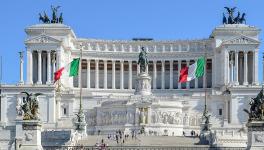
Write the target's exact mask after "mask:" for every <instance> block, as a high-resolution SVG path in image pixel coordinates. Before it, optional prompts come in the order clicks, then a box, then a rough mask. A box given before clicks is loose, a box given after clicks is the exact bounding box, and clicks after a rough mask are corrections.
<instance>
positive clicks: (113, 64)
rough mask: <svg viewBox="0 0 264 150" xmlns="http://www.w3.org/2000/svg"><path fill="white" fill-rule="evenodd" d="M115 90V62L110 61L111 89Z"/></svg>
mask: <svg viewBox="0 0 264 150" xmlns="http://www.w3.org/2000/svg"><path fill="white" fill-rule="evenodd" d="M115 88H116V87H115V60H112V89H115Z"/></svg>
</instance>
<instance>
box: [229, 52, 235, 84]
mask: <svg viewBox="0 0 264 150" xmlns="http://www.w3.org/2000/svg"><path fill="white" fill-rule="evenodd" d="M230 55H231V59H230V82H231V84H234V59H233V55H234V52H233V51H232V52H231V54H230Z"/></svg>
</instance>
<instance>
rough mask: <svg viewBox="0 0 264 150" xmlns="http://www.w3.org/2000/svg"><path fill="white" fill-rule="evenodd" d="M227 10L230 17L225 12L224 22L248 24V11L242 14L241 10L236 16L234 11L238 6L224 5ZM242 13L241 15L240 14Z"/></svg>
mask: <svg viewBox="0 0 264 150" xmlns="http://www.w3.org/2000/svg"><path fill="white" fill-rule="evenodd" d="M224 8H225V9H226V11H227V14H228V17H226V16H225V13H223V21H222V22H223V24H243V23H244V24H246V18H245V16H246V13H243V14H242V15H241V14H240V12H239V11H238V12H237V16H236V17H234V13H235V10H236V7H233V8H229V7H224ZM240 15H241V16H240Z"/></svg>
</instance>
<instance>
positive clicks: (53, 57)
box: [52, 53, 56, 82]
mask: <svg viewBox="0 0 264 150" xmlns="http://www.w3.org/2000/svg"><path fill="white" fill-rule="evenodd" d="M55 57H56V54H55V53H52V81H53V82H54V73H55V72H56V59H55Z"/></svg>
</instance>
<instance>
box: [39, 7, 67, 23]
mask: <svg viewBox="0 0 264 150" xmlns="http://www.w3.org/2000/svg"><path fill="white" fill-rule="evenodd" d="M59 8H60V6H53V5H51V11H52V17H51V19H49V17H48V15H47V14H46V12H45V11H44V14H43V15H42V14H41V13H39V21H42V23H44V24H48V23H63V17H62V13H60V16H59V15H58V9H59Z"/></svg>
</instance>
